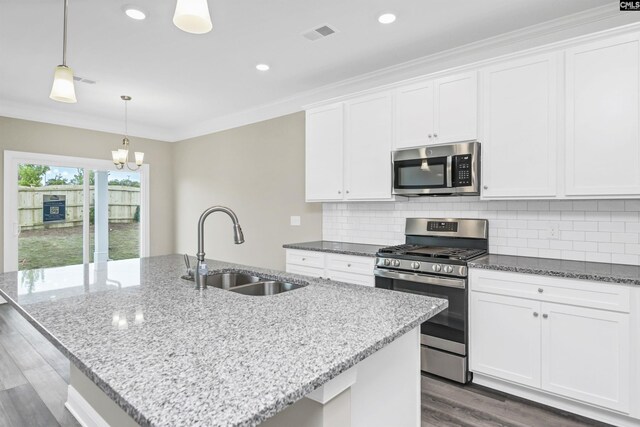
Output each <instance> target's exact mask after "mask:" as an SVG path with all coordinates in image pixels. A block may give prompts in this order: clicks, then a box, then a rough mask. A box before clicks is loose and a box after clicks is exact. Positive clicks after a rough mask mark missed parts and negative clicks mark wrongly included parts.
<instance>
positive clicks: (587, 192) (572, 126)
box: [565, 33, 640, 196]
mask: <svg viewBox="0 0 640 427" xmlns="http://www.w3.org/2000/svg"><path fill="white" fill-rule="evenodd" d="M566 68H567V69H566V103H565V104H566V156H565V157H566V168H565V171H566V188H565V192H566V195H567V196H607V195H609V196H625V195H626V196H629V195H638V194H640V139H639V136H640V135H639V133H638V126H639V124H640V117H639V113H640V111H639V110H638V103H639V102H640V92H639V89H640V87H639V84H638V80H639V78H640V39H639V35H638V34H637V33H633V34H627V35H624V36H619V37H614V38H610V39H605V40H601V41H598V42H594V43H589V44H584V45H580V46H577V47H575V48H572V49H568V50H567V51H566Z"/></svg>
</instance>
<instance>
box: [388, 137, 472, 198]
mask: <svg viewBox="0 0 640 427" xmlns="http://www.w3.org/2000/svg"><path fill="white" fill-rule="evenodd" d="M392 159H393V194H399V195H403V196H437V195H440V196H444V195H458V196H477V195H479V194H480V143H479V142H477V141H467V142H457V143H453V144H438V145H428V146H426V147H421V148H410V149H406V150H398V151H394V152H393V154H392Z"/></svg>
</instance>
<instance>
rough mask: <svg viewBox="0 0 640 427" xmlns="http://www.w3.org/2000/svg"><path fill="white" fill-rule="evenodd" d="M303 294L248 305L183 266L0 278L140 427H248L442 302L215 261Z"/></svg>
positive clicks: (106, 267)
mask: <svg viewBox="0 0 640 427" xmlns="http://www.w3.org/2000/svg"><path fill="white" fill-rule="evenodd" d="M207 263H208V265H209V268H210V270H212V271H245V272H252V273H258V274H259V275H260V276H262V277H267V278H272V279H284V280H286V281H289V282H294V283H299V284H305V285H307V286H305V287H303V288H300V289H296V290H293V291H289V292H286V293H283V294H279V295H273V296H262V297H252V296H246V295H241V294H237V293H234V292H230V291H226V290H222V289H216V288H209V289H207V290H205V291H197V290H195V288H194V285H193V283H192V282H188V281H185V280H183V279H180V275H181V274H183V273H184V265H183V260H182V256H180V255H168V256H162V257H152V258H142V259H133V260H123V261H112V262H109V263H103V264H89V265H77V266H70V267H60V268H49V269H44V270H31V271H24V272H18V273H16V272H13V273H5V274H2V275H0V296H3V297H5V299H7V300H8V301H9V303H10V304H12V305H14V306H15V307H16V308H17V309H18V310H19V311H20V312H21V313H22V314H23V316H25V317H26V318H27V320H29V322H31V323H32V324H33V325H34V326H35V327H36V328H37V329H38V330H39V331H40V332H41V333H42V334H43V335H44V336H45V337H47V338H48V339H49V340H50V341H51V342H53V344H54V345H56V347H58V348H59V349H60V350H61V351H62V352H63V353H64V354H65V355H66V356H67V357H68V358H69V359H70V360H71V362H72V363H73V364H74V365H75V366H77V367H78V368H79V369H80V370H81V371H82V372H83V373H84V374H85V375H86V376H87V377H88V378H89V379H90V380H92V381H93V382H94V383H95V384H96V385H97V386H98V387H99V388H100V389H101V390H102V391H104V392H105V393H106V394H107V395H108V396H109V397H110V398H111V399H112V400H113V401H114V402H116V403H117V404H118V405H119V406H120V407H121V408H122V409H123V410H124V411H125V412H127V413H128V414H129V415H130V416H131V417H132V418H133V419H134V420H135V421H136V422H138V423H139V424H141V425H143V426H191V425H208V426H222V425H224V426H253V425H256V424H258V423H260V422H262V421H264V420H265V419H267V418H269V417H271V416H273V415H275V414H276V413H277V412H279V411H281V410H282V409H284V408H286V407H287V406H289V405H290V404H292V403H294V402H296V401H297V400H299V399H301V398H302V397H304V396H305V395H307V394H309V393H310V392H311V391H313V390H315V389H316V388H318V387H319V386H321V385H322V384H324V383H326V382H327V381H329V380H330V379H332V378H334V377H336V376H337V375H339V374H340V373H342V372H344V371H346V370H347V369H349V368H350V367H352V366H353V365H355V364H356V363H358V362H359V361H361V360H363V359H364V358H366V357H368V356H370V355H371V354H373V353H374V352H376V351H377V350H379V349H381V348H383V347H385V346H386V345H388V344H389V343H390V342H392V341H393V340H394V339H396V338H398V337H400V336H402V335H403V334H405V333H407V332H408V331H410V330H411V329H413V328H416V327H417V326H418V325H420V323H422V322H424V321H425V320H427V319H428V318H430V317H432V316H434V315H435V314H437V313H438V312H440V311H441V310H443V309H444V308H445V307H446V305H447V302H446V300H442V299H437V298H427V297H422V296H418V295H412V294H409V293H403V292H394V291H387V290H383V289H376V288H369V287H364V286H359V285H350V284H345V283H340V284H336V283H334V282H330V281H325V280H321V279H315V278H310V277H304V276H299V275H295V274H289V273H284V272H281V271H274V270H267V269H262V268H254V267H248V266H242V265H237V264H229V263H223V262H216V261H208V262H207Z"/></svg>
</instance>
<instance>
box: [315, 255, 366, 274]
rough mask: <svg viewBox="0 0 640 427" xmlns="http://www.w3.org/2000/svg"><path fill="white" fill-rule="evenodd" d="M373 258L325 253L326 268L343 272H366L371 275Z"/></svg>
mask: <svg viewBox="0 0 640 427" xmlns="http://www.w3.org/2000/svg"><path fill="white" fill-rule="evenodd" d="M374 262H375V259H374V258H369V257H362V256H354V255H340V254H327V264H326V266H327V269H328V270H333V271H343V272H345V273H356V274H367V275H371V276H373V267H374Z"/></svg>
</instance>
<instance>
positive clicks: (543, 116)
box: [482, 54, 558, 198]
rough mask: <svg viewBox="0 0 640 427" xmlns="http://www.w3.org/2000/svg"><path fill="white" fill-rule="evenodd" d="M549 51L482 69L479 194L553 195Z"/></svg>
mask: <svg viewBox="0 0 640 427" xmlns="http://www.w3.org/2000/svg"><path fill="white" fill-rule="evenodd" d="M556 64H557V60H556V56H555V55H554V54H551V55H544V56H537V57H533V58H526V59H521V60H517V61H511V62H507V63H503V64H499V65H495V66H491V67H488V68H485V69H483V70H482V81H483V83H484V92H483V93H484V95H483V97H484V108H483V112H484V114H483V124H484V127H483V131H484V141H482V143H483V144H482V182H483V191H482V195H483V198H491V197H496V198H499V197H553V196H555V195H556V191H557V187H556V169H557V165H556V151H557V136H556V131H557V129H556V118H557V85H556V82H557V79H558V77H557V65H556Z"/></svg>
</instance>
